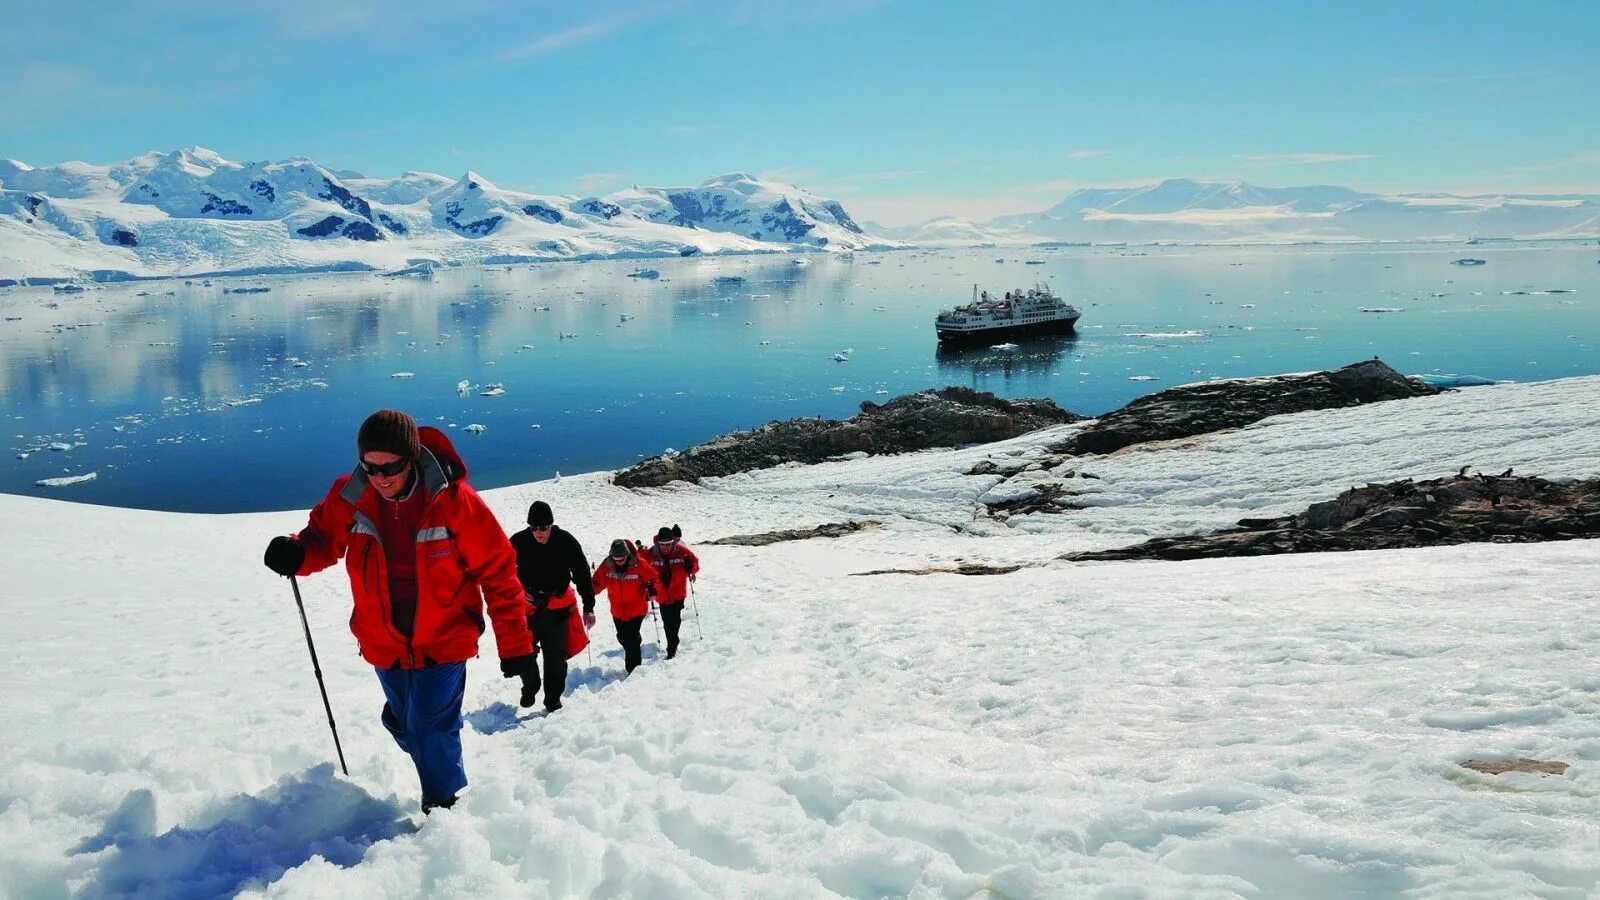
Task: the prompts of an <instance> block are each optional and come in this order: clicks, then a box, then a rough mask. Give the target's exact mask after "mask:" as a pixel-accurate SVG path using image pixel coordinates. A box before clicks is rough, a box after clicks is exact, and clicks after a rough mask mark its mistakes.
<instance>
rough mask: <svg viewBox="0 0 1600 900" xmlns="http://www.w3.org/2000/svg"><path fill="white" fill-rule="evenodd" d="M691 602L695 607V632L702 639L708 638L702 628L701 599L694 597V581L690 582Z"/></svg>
mask: <svg viewBox="0 0 1600 900" xmlns="http://www.w3.org/2000/svg"><path fill="white" fill-rule="evenodd" d="M689 603H690V605H692V606H693V607H694V634H695V637H697V638H699V639H700V640H702V641H703V640H705V639H706V633H705V632H704V631H702V630H701V628H700V601H698V600H696V599H695V598H694V582H693V581H690V582H689Z"/></svg>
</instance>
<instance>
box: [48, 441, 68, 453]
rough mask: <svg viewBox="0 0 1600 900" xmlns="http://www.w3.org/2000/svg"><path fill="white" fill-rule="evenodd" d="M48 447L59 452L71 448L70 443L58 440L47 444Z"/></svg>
mask: <svg viewBox="0 0 1600 900" xmlns="http://www.w3.org/2000/svg"><path fill="white" fill-rule="evenodd" d="M48 449H50V450H55V451H56V452H58V453H60V452H64V451H67V450H71V449H72V445H71V444H63V443H61V442H60V441H57V442H55V443H53V444H50V445H48Z"/></svg>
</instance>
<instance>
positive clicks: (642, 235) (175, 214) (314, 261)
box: [0, 147, 900, 280]
mask: <svg viewBox="0 0 1600 900" xmlns="http://www.w3.org/2000/svg"><path fill="white" fill-rule="evenodd" d="M896 246H900V245H899V244H897V243H896V242H894V241H890V240H884V239H878V238H873V237H870V236H868V235H867V234H865V233H864V232H863V230H862V229H861V227H860V226H859V225H857V224H856V223H855V222H854V221H853V220H852V219H851V218H850V216H849V214H848V213H846V212H845V210H844V207H843V206H842V205H840V204H839V203H838V201H835V200H827V199H824V198H821V197H817V196H816V195H814V194H811V193H809V192H807V191H805V190H802V189H800V188H798V187H795V186H794V185H788V184H779V183H776V182H771V181H763V180H760V179H756V178H752V177H751V176H749V175H745V174H742V173H735V174H730V175H723V176H721V177H717V178H712V179H710V180H708V181H706V182H704V183H703V184H700V185H698V186H696V187H685V188H639V187H635V188H632V189H629V190H625V191H620V192H617V193H614V194H611V195H608V196H605V197H576V196H570V195H543V194H533V193H526V192H522V191H515V190H507V189H504V188H500V187H498V186H496V185H495V184H493V183H492V182H490V181H489V180H488V179H486V178H484V177H482V176H481V175H478V174H477V173H475V172H471V171H469V172H467V173H465V174H463V175H462V176H461V177H459V178H453V179H452V178H447V177H445V176H442V175H434V174H431V173H427V172H407V173H405V174H404V175H401V176H399V177H397V178H368V177H365V176H363V175H362V174H361V173H359V172H351V171H347V170H333V169H330V168H328V167H325V166H322V165H319V164H317V163H316V162H313V161H312V160H309V159H303V158H297V159H290V160H286V161H282V162H247V163H240V162H233V161H230V160H227V159H224V158H222V157H221V156H220V155H218V154H216V153H214V152H212V151H210V150H207V149H205V148H202V147H196V148H190V149H184V150H175V151H172V152H169V153H147V154H144V155H142V156H138V157H135V158H134V159H130V160H128V161H126V162H123V163H118V164H116V165H110V166H97V165H90V164H88V163H81V162H68V163H62V164H60V165H54V166H46V167H39V168H34V167H32V166H29V165H27V164H25V163H21V162H17V161H15V160H0V278H7V279H10V280H17V279H20V278H27V277H47V278H48V277H56V278H61V277H84V276H88V277H94V278H100V279H115V278H121V277H128V276H162V275H193V274H221V273H241V274H243V273H271V272H290V271H318V270H345V269H357V270H359V269H385V268H400V267H404V266H408V265H413V264H416V263H419V262H421V261H428V262H432V263H436V264H446V265H449V264H461V263H479V264H498V263H512V262H532V261H539V260H559V259H583V258H595V257H608V256H609V257H615V256H622V257H629V256H632V257H651V256H680V255H681V256H693V255H696V254H701V253H763V252H767V253H770V252H791V251H802V250H803V251H818V250H862V249H889V248H892V247H896Z"/></svg>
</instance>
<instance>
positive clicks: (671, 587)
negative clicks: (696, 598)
mask: <svg viewBox="0 0 1600 900" xmlns="http://www.w3.org/2000/svg"><path fill="white" fill-rule="evenodd" d="M643 559H644V561H645V562H647V563H649V564H650V566H651V568H653V569H655V570H656V575H657V577H659V578H660V579H661V584H662V585H663V586H665V587H666V593H665V594H664V595H663V596H662V598H661V601H660V602H662V603H682V602H683V601H684V598H685V597H688V596H689V576H690V575H693V574H695V573H696V572H698V571H700V559H699V557H697V556H695V555H694V551H693V550H690V549H689V548H688V547H687V546H685V545H684V543H683V541H673V543H672V549H670V550H668V551H667V552H666V553H662V552H661V547H660V546H659V545H657V544H651V545H650V547H649V549H647V550H645V551H644V556H643Z"/></svg>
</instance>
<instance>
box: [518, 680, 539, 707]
mask: <svg viewBox="0 0 1600 900" xmlns="http://www.w3.org/2000/svg"><path fill="white" fill-rule="evenodd" d="M538 700H539V685H538V684H524V685H523V686H522V696H521V697H519V698H518V699H517V705H518V706H521V707H522V708H523V709H527V708H528V707H530V706H532V705H533V704H534V703H536V702H538Z"/></svg>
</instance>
